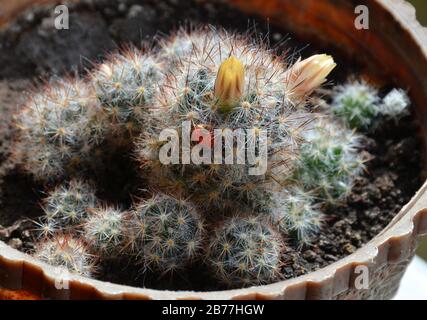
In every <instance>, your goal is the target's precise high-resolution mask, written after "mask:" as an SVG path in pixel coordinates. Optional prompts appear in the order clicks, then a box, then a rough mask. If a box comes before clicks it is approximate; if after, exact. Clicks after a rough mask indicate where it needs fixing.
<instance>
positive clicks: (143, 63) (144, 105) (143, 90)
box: [91, 48, 163, 130]
mask: <svg viewBox="0 0 427 320" xmlns="http://www.w3.org/2000/svg"><path fill="white" fill-rule="evenodd" d="M162 79H163V65H162V63H161V62H160V61H159V60H158V59H157V57H156V56H155V55H154V54H152V53H151V52H149V51H146V52H143V51H140V50H138V49H136V48H131V49H128V50H126V51H123V52H121V53H115V54H113V55H111V57H110V58H109V59H108V60H107V61H106V62H104V63H102V64H100V65H99V66H98V68H97V70H95V72H94V73H93V74H92V75H91V80H92V82H93V83H94V85H95V88H96V94H97V96H98V99H99V101H100V102H101V104H102V106H103V108H104V109H105V110H106V112H107V113H108V114H109V115H110V119H111V120H112V121H113V123H119V124H123V125H125V127H128V129H129V127H131V128H130V129H134V130H136V129H137V128H136V127H137V126H138V125H141V124H142V123H143V121H144V118H145V117H146V115H147V114H148V113H149V109H150V106H151V105H152V104H153V99H154V96H155V95H156V93H157V91H158V88H159V86H160V83H161V81H162Z"/></svg>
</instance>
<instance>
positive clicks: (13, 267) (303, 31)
mask: <svg viewBox="0 0 427 320" xmlns="http://www.w3.org/2000/svg"><path fill="white" fill-rule="evenodd" d="M33 2H39V1H33ZM43 2H46V0H45V1H43ZM230 2H232V3H234V4H235V5H236V6H238V7H240V8H241V9H242V10H243V11H245V12H251V13H258V14H260V15H262V16H265V17H269V18H270V21H271V23H274V24H279V25H283V26H285V27H286V28H287V29H289V30H290V31H291V32H292V33H293V35H295V36H297V37H301V38H302V39H304V41H306V42H316V43H317V44H320V45H324V46H328V47H332V48H334V50H338V51H340V52H341V53H343V54H345V55H347V56H348V57H349V58H350V59H352V60H357V61H358V62H359V63H360V64H361V65H363V66H365V68H366V70H369V72H370V73H371V74H372V75H375V77H377V78H378V79H380V78H384V79H387V80H388V81H390V79H391V80H395V82H396V83H398V84H399V86H401V87H404V88H410V95H411V98H412V100H413V102H414V103H415V105H416V106H417V110H416V115H417V117H418V119H419V121H420V123H421V124H422V126H421V130H422V136H423V137H424V145H427V104H426V103H425V102H426V101H427V77H426V76H425V75H426V74H427V30H426V29H424V28H422V27H421V26H420V25H419V23H418V22H417V21H416V18H415V11H414V9H413V7H411V6H410V5H409V4H408V3H406V2H405V1H403V0H366V1H364V2H365V4H366V5H367V6H368V8H369V11H370V29H369V30H363V31H358V30H356V29H355V27H354V20H355V14H354V8H355V7H356V6H357V5H358V2H359V1H356V0H298V1H296V0H230ZM3 3H7V4H8V6H9V9H10V10H9V11H8V13H9V15H7V14H6V15H3V20H2V21H0V23H5V22H7V21H9V20H10V18H11V17H13V16H14V15H15V14H16V13H17V12H19V11H20V10H22V9H24V8H25V7H27V6H28V5H29V4H30V3H31V1H23V2H22V3H21V2H20V1H13V2H11V1H1V0H0V4H2V5H4V4H3ZM12 3H13V5H12ZM16 8H18V9H19V10H15V9H16ZM426 233H427V184H424V186H423V187H421V189H420V190H419V191H418V193H417V194H416V195H415V196H414V198H413V199H412V200H411V201H410V202H409V203H408V204H407V205H406V206H405V207H404V208H403V209H402V210H401V212H400V213H399V214H398V215H397V216H396V217H395V219H394V220H393V221H392V222H391V223H390V224H389V225H388V226H387V227H386V228H385V229H384V230H383V231H382V232H381V233H380V234H379V235H378V236H377V237H375V238H374V239H373V240H372V241H370V242H369V243H368V244H366V245H365V246H363V247H362V248H361V249H359V250H357V251H356V252H355V253H354V254H352V255H350V256H348V257H346V258H344V259H341V260H339V261H338V262H336V263H333V264H331V265H329V266H327V267H325V268H323V269H320V270H318V271H316V272H312V273H309V274H307V275H304V276H301V277H298V278H295V279H291V280H286V281H282V282H278V283H274V284H271V285H266V286H260V287H252V288H247V289H240V290H228V291H217V292H189V291H185V292H184V291H160V290H150V289H141V288H132V287H127V286H121V285H116V284H111V283H106V282H102V281H97V280H92V279H87V278H83V277H79V276H71V278H70V283H69V289H68V290H57V289H55V285H54V284H55V280H57V275H56V273H55V269H54V268H52V267H49V266H48V265H46V264H44V263H41V262H39V261H36V260H35V259H33V258H31V257H30V256H28V255H26V254H23V253H21V252H18V251H17V250H14V249H12V248H11V247H8V246H7V245H6V244H4V243H2V242H0V286H3V287H5V288H8V289H14V290H26V291H28V292H31V293H33V294H35V295H37V296H39V297H45V298H61V299H166V298H169V299H217V298H220V299H366V298H374V299H387V298H391V297H392V296H393V295H394V294H395V292H396V290H397V288H398V286H399V282H400V279H401V277H402V275H403V273H404V271H405V269H406V267H407V265H408V263H409V261H410V259H411V258H412V257H413V255H414V251H415V249H416V247H417V242H418V237H419V235H421V234H426ZM358 266H366V267H367V268H368V269H369V289H363V290H358V289H356V288H355V285H354V283H355V279H356V276H357V275H358V272H357V270H358ZM0 295H1V292H0Z"/></svg>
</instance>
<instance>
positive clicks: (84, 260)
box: [34, 234, 96, 277]
mask: <svg viewBox="0 0 427 320" xmlns="http://www.w3.org/2000/svg"><path fill="white" fill-rule="evenodd" d="M34 257H36V258H38V259H40V260H41V261H44V262H46V263H48V264H50V265H52V266H55V267H63V268H65V269H66V270H68V271H69V272H72V273H77V274H80V275H83V276H87V277H90V276H92V275H93V274H94V273H96V257H95V256H94V255H92V254H91V253H89V250H88V249H87V246H86V244H85V243H84V242H82V241H81V240H79V239H77V238H76V237H73V236H72V235H69V234H67V235H62V234H57V235H55V237H53V238H51V239H49V238H46V239H43V240H41V241H40V242H39V243H37V244H36V249H35V252H34Z"/></svg>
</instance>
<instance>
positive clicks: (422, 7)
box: [409, 0, 427, 260]
mask: <svg viewBox="0 0 427 320" xmlns="http://www.w3.org/2000/svg"><path fill="white" fill-rule="evenodd" d="M409 2H411V3H412V4H413V5H414V6H415V8H416V9H417V17H418V20H419V21H420V22H421V23H422V24H423V25H425V26H427V0H409ZM418 255H420V256H421V257H423V258H424V259H425V260H427V237H424V240H423V241H422V244H421V247H420V248H419V250H418Z"/></svg>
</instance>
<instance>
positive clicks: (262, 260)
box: [207, 216, 284, 287]
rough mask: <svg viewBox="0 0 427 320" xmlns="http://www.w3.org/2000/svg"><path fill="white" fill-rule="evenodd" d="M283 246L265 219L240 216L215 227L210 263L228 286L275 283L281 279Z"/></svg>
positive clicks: (209, 255)
mask: <svg viewBox="0 0 427 320" xmlns="http://www.w3.org/2000/svg"><path fill="white" fill-rule="evenodd" d="M283 249H284V243H283V240H282V239H281V237H280V235H279V234H278V232H277V231H275V229H274V228H273V227H272V226H270V225H269V224H267V223H266V222H265V221H262V220H260V219H259V218H258V217H252V216H248V217H239V216H236V217H232V218H229V219H227V220H225V221H224V222H223V223H222V224H221V225H220V226H219V227H218V228H217V229H216V230H215V234H214V236H213V238H212V239H211V240H210V244H209V252H208V256H207V263H208V265H209V266H210V267H211V268H212V270H213V272H214V275H215V277H216V278H217V279H218V280H219V281H221V282H222V283H224V284H226V285H227V286H228V287H236V286H245V287H247V286H250V285H260V284H265V283H271V282H273V281H276V280H278V279H280V266H281V263H280V259H281V257H280V254H281V252H282V250H283Z"/></svg>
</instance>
